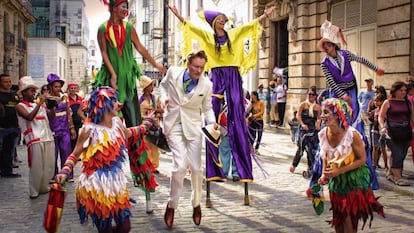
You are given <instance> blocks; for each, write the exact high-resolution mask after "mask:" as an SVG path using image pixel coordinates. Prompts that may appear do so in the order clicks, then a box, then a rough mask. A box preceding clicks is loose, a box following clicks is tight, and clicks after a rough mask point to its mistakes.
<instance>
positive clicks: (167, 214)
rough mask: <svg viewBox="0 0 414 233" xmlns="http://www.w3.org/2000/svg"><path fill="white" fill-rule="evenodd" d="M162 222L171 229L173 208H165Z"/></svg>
mask: <svg viewBox="0 0 414 233" xmlns="http://www.w3.org/2000/svg"><path fill="white" fill-rule="evenodd" d="M164 222H165V225H167V227H168V229H171V228H172V226H173V223H174V208H170V207H168V204H167V208H166V209H165V214H164Z"/></svg>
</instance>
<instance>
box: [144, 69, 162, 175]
mask: <svg viewBox="0 0 414 233" xmlns="http://www.w3.org/2000/svg"><path fill="white" fill-rule="evenodd" d="M156 82H157V80H156V79H151V78H150V77H148V76H145V75H143V76H141V81H140V86H141V88H142V93H143V94H142V95H141V97H140V98H139V103H140V105H139V106H140V108H141V110H140V111H141V116H142V117H143V116H144V115H146V114H147V113H148V112H150V111H155V114H156V117H155V121H156V124H157V126H159V124H160V121H159V119H160V118H161V116H162V114H163V113H164V110H163V109H162V108H161V103H160V101H159V99H158V98H156V96H155V95H154V94H153V93H152V92H153V91H154V85H155V83H156ZM144 139H145V138H144ZM145 142H146V144H147V145H148V147H149V148H150V150H149V159H150V161H151V163H152V165H154V171H152V172H154V173H159V171H158V167H159V164H160V151H159V148H158V147H157V146H156V145H154V144H152V143H151V142H150V141H148V140H146V139H145Z"/></svg>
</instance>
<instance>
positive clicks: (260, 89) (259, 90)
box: [257, 84, 266, 103]
mask: <svg viewBox="0 0 414 233" xmlns="http://www.w3.org/2000/svg"><path fill="white" fill-rule="evenodd" d="M257 93H258V94H259V100H261V101H263V103H266V93H265V92H264V87H263V84H259V86H257Z"/></svg>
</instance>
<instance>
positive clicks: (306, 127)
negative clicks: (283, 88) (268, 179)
mask: <svg viewBox="0 0 414 233" xmlns="http://www.w3.org/2000/svg"><path fill="white" fill-rule="evenodd" d="M316 96H317V93H316V87H315V86H313V87H311V88H309V90H308V97H307V99H306V100H305V101H304V102H302V103H301V104H300V105H299V109H298V113H297V114H296V118H297V119H298V122H299V139H298V149H297V151H296V154H295V157H294V158H293V161H292V165H291V166H290V167H289V171H290V172H291V173H294V172H295V169H296V167H297V166H298V165H299V162H300V159H301V158H302V156H303V152H304V151H305V150H306V154H307V161H308V172H309V173H310V172H311V170H312V168H313V164H314V162H315V157H316V153H317V150H318V143H319V141H318V131H319V130H320V129H321V120H320V114H321V106H320V105H319V104H318V103H316Z"/></svg>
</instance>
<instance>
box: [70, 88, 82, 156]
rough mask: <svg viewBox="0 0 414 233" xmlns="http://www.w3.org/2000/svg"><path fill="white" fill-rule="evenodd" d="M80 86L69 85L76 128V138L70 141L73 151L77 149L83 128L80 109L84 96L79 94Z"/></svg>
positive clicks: (72, 114) (72, 115)
mask: <svg viewBox="0 0 414 233" xmlns="http://www.w3.org/2000/svg"><path fill="white" fill-rule="evenodd" d="M78 93H79V85H78V84H77V83H75V82H69V83H68V89H67V95H68V100H69V101H68V103H69V108H70V110H71V117H72V122H73V126H75V132H76V137H75V139H71V140H70V145H71V149H72V150H73V148H75V145H76V141H77V139H78V132H79V129H80V128H81V127H82V118H81V117H80V116H79V115H78V109H79V107H80V105H81V104H82V96H80V95H79V94H78Z"/></svg>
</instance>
